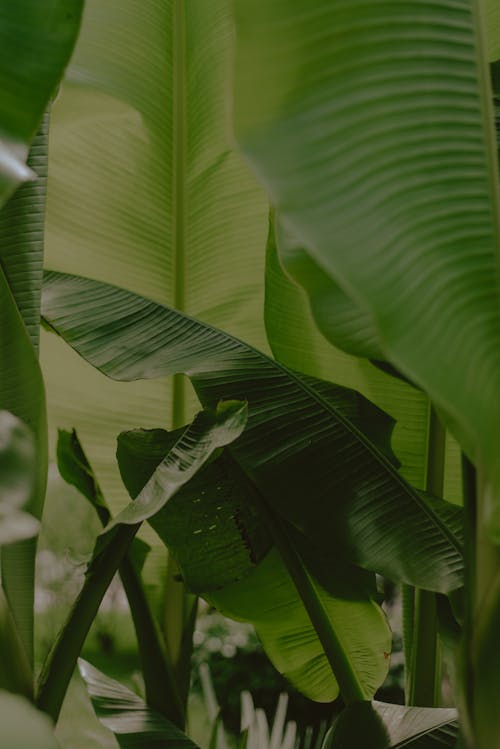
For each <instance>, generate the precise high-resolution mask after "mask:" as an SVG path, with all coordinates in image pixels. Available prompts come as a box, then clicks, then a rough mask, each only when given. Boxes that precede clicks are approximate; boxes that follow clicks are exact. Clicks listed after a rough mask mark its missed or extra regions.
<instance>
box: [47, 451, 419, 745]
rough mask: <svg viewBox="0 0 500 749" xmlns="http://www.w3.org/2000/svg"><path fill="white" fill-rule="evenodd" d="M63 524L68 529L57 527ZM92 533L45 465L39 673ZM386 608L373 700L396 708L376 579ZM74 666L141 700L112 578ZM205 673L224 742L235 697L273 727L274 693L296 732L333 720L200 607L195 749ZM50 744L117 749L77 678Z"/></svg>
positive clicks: (387, 589) (331, 707) (86, 516)
mask: <svg viewBox="0 0 500 749" xmlns="http://www.w3.org/2000/svg"><path fill="white" fill-rule="evenodd" d="M67 516H70V517H71V520H72V522H71V523H66V522H62V519H63V518H65V517H67ZM99 531H100V527H99V524H98V521H97V518H96V515H95V513H94V511H93V510H92V508H91V507H90V505H89V504H88V502H87V501H86V500H85V499H84V498H83V497H82V496H81V495H80V494H79V493H78V492H77V491H76V490H75V489H73V488H72V487H71V486H69V485H68V484H66V483H65V482H64V481H63V480H62V479H61V477H60V476H59V474H58V471H57V468H56V467H55V466H54V465H53V466H51V470H50V474H49V490H48V495H47V504H46V509H45V515H44V524H43V530H42V534H41V537H40V545H39V551H38V558H37V591H36V608H37V619H36V621H37V630H36V643H35V646H36V656H37V661H38V665H39V666H40V665H41V659H42V656H43V654H44V653H46V652H47V651H48V649H50V647H51V644H52V643H53V641H54V639H55V637H56V635H57V632H58V630H59V628H60V626H61V625H62V624H63V622H64V619H65V616H66V614H67V612H68V610H69V607H70V605H71V602H72V600H74V598H75V596H76V594H77V593H78V590H79V588H80V586H81V584H82V581H83V576H84V572H85V567H86V562H87V561H88V558H89V556H90V554H91V551H92V546H93V540H94V539H95V536H96V535H97V533H99ZM379 583H380V589H381V592H382V594H383V596H384V599H385V609H386V611H387V614H388V616H389V619H390V622H391V626H392V629H393V632H394V633H395V634H394V647H393V653H392V657H391V669H390V672H389V674H388V677H387V679H386V682H385V683H384V685H383V686H382V688H381V689H380V690H379V692H378V694H377V697H378V698H379V699H383V700H386V701H390V702H397V703H401V704H403V702H404V694H403V683H404V673H403V669H404V667H403V654H402V645H401V636H400V632H401V621H400V605H399V591H398V589H397V587H395V586H393V585H392V584H389V583H387V582H386V581H383V580H380V581H379ZM148 592H149V595H150V598H151V600H152V601H153V602H154V601H155V600H158V602H159V600H160V596H159V593H160V591H158V590H155V589H149V591H148ZM82 657H83V658H85V659H86V660H88V661H90V662H91V663H92V664H93V665H95V666H96V668H98V669H100V670H101V671H103V672H104V673H106V674H107V675H109V676H110V677H112V678H114V679H117V680H118V681H120V682H122V683H123V684H125V685H127V686H128V687H130V688H132V689H134V690H135V691H137V692H138V693H141V691H142V684H141V674H140V664H139V658H138V653H137V644H136V639H135V633H134V627H133V624H132V619H131V616H130V612H129V609H128V604H127V600H126V597H125V594H124V592H123V589H122V586H121V583H120V581H119V580H118V578H116V579H115V580H114V582H113V584H112V585H111V587H110V589H109V591H108V593H107V595H106V597H105V599H104V601H103V604H102V606H101V609H100V611H99V614H98V616H97V618H96V620H95V622H94V625H93V627H92V630H91V632H90V634H89V637H88V638H87V641H86V644H85V648H84V650H83V653H82ZM201 664H207V665H208V667H209V670H210V674H211V677H212V682H213V686H214V689H215V693H216V696H217V700H218V702H219V704H220V706H221V716H222V720H223V722H224V725H225V727H226V729H227V732H228V735H229V737H231V735H233V736H236V735H237V734H238V732H239V728H240V720H241V693H242V692H244V691H248V692H250V693H251V695H252V697H253V701H254V704H255V706H256V707H257V708H262V709H263V710H264V711H265V713H266V716H267V718H268V721H269V722H272V720H273V716H274V712H275V710H276V705H277V702H278V698H279V695H280V693H282V692H286V693H287V694H288V695H289V702H288V711H287V719H288V720H293V721H296V723H297V727H298V733H299V734H302V735H304V734H305V731H306V728H307V727H308V726H312V727H316V728H317V727H318V726H319V725H320V724H321V721H323V720H325V719H326V720H328V721H329V720H331V718H332V716H333V715H334V714H335V713H336V711H337V708H338V706H337V705H336V704H335V703H333V704H332V703H331V704H328V703H327V704H321V703H317V702H312V701H311V700H308V699H306V698H305V697H304V696H302V695H301V694H300V693H299V692H297V691H296V690H295V689H294V688H293V687H292V686H291V685H290V684H289V683H288V682H287V681H286V679H284V677H283V676H282V675H281V674H280V673H279V672H278V671H276V669H275V668H274V666H273V665H272V664H271V662H270V661H269V659H268V658H267V656H266V654H265V653H264V652H263V650H262V647H261V645H260V643H259V640H258V638H257V636H256V634H255V632H254V629H253V627H252V626H251V625H248V624H243V623H240V622H234V621H231V620H230V619H227V618H226V617H224V616H222V615H221V614H219V613H218V612H217V611H215V610H214V609H212V608H210V607H209V606H208V605H207V604H206V603H204V602H203V601H201V602H200V607H199V615H198V620H197V624H196V629H195V632H194V651H193V676H192V684H191V693H190V700H189V719H188V730H189V734H190V735H191V737H192V738H193V739H194V740H195V741H196V742H197V743H199V744H200V746H201V747H203V749H205V748H206V749H208V745H209V740H210V720H209V717H208V713H207V705H206V700H205V697H204V694H203V689H202V684H201V680H200V673H199V668H200V665H201ZM57 736H58V739H59V741H60V743H61V746H62V747H63V749H97V747H99V749H107V748H108V747H109V748H110V749H111V748H113V749H115V748H116V747H117V746H118V745H117V743H116V740H115V738H114V736H113V735H112V734H111V733H110V732H109V731H108V730H107V729H106V728H104V727H103V726H102V725H101V724H100V723H99V722H98V721H97V719H96V717H95V715H94V712H93V710H92V708H91V706H90V703H89V699H88V696H87V692H86V689H85V687H84V686H83V684H82V682H81V680H80V677H79V676H78V675H77V674H75V676H74V678H73V682H72V684H71V687H70V690H69V692H68V695H67V698H66V700H65V704H64V707H63V711H62V714H61V718H60V721H59V723H58V726H57Z"/></svg>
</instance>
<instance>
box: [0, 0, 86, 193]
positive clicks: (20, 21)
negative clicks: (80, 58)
mask: <svg viewBox="0 0 500 749" xmlns="http://www.w3.org/2000/svg"><path fill="white" fill-rule="evenodd" d="M82 6H83V0H52V2H50V3H48V4H47V3H46V4H44V5H41V4H40V3H39V2H38V0H23V2H16V3H3V5H2V8H1V9H0V89H1V91H2V100H1V102H0V206H1V205H2V204H3V203H4V202H5V200H6V199H7V198H8V197H9V196H10V194H11V193H12V191H13V190H14V189H15V188H16V187H17V185H18V184H19V183H20V182H24V181H26V180H28V179H32V178H34V177H35V175H34V174H33V172H32V171H31V170H30V169H29V168H28V167H27V165H26V157H27V155H28V148H29V146H30V143H31V141H32V140H33V138H34V136H35V133H36V130H37V128H38V125H39V124H40V121H41V119H42V115H43V113H44V111H45V108H46V106H47V104H48V103H49V100H50V98H51V96H52V95H53V94H54V92H55V90H56V88H57V84H58V83H59V79H60V78H61V76H62V74H63V72H64V68H65V67H66V64H67V62H68V60H69V57H70V54H71V51H72V49H73V45H74V43H75V40H76V36H77V33H78V28H79V25H80V16H81V12H82Z"/></svg>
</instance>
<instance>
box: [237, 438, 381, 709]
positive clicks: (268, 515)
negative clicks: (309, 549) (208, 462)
mask: <svg viewBox="0 0 500 749" xmlns="http://www.w3.org/2000/svg"><path fill="white" fill-rule="evenodd" d="M224 459H225V460H226V461H227V462H228V464H229V466H230V470H231V471H232V472H233V474H234V475H235V476H238V475H239V476H241V477H242V478H243V479H244V480H245V481H246V482H247V483H248V481H250V482H251V483H252V486H253V487H254V500H255V503H256V505H257V507H258V509H259V512H260V513H261V514H262V516H263V517H264V519H265V521H266V524H267V526H268V528H269V530H270V533H271V536H272V538H273V540H274V543H275V546H276V548H277V550H278V552H279V554H280V556H281V558H282V560H283V563H284V565H285V567H286V569H287V570H288V573H289V575H290V577H291V579H292V581H293V583H294V585H295V588H296V589H297V592H298V594H299V597H300V599H301V601H302V603H303V604H304V607H305V609H306V611H307V613H308V615H309V618H310V620H311V624H312V625H313V627H314V629H315V631H316V633H317V635H318V638H319V640H320V642H321V645H322V646H323V650H324V651H325V655H326V657H327V659H328V663H329V664H330V667H331V669H332V673H333V675H334V677H335V679H336V680H337V682H338V685H339V689H340V694H341V696H342V699H343V701H344V702H345V704H346V705H350V704H351V703H353V702H363V701H365V700H366V699H367V697H366V694H365V692H364V690H363V685H362V683H361V681H360V680H359V678H358V675H357V674H356V671H355V669H354V668H353V666H352V664H351V661H350V659H349V656H348V654H347V652H346V650H345V648H344V646H343V644H342V642H341V641H340V639H339V638H338V636H337V633H336V631H335V627H334V626H332V622H331V621H330V617H329V616H328V613H327V611H326V610H325V608H324V606H323V604H322V602H321V599H320V597H319V595H318V591H317V590H316V586H315V583H314V581H313V579H312V578H311V576H310V575H309V573H308V571H307V569H306V567H305V565H304V563H303V561H302V558H301V556H300V554H299V553H298V551H297V550H296V549H295V547H294V545H293V544H292V542H291V541H290V538H289V535H288V532H287V530H286V525H285V521H284V520H279V519H278V518H277V517H276V515H275V514H274V512H273V511H272V509H271V508H270V507H269V505H268V503H267V502H266V500H265V499H264V498H263V497H262V495H261V494H260V492H259V491H258V489H257V488H256V487H255V485H254V484H253V482H252V481H251V478H250V477H249V476H247V474H246V473H245V472H244V471H243V469H242V468H241V466H240V465H239V464H238V463H237V462H236V461H235V460H234V459H233V458H232V457H230V451H226V452H225V454H224Z"/></svg>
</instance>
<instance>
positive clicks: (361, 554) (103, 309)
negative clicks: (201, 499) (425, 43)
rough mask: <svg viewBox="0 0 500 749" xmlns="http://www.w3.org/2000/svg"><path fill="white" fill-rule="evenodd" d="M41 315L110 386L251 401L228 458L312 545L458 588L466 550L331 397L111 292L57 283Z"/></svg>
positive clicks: (405, 576)
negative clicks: (174, 378)
mask: <svg viewBox="0 0 500 749" xmlns="http://www.w3.org/2000/svg"><path fill="white" fill-rule="evenodd" d="M43 304H44V306H43V314H44V319H45V321H46V323H47V324H48V325H49V326H50V327H51V328H52V329H53V330H55V331H57V332H58V334H59V335H61V336H62V337H64V338H65V340H66V341H67V342H68V343H69V344H70V345H71V346H72V347H73V348H74V349H75V350H77V351H78V352H79V353H80V355H81V356H83V357H84V358H86V359H87V360H88V361H90V362H91V363H92V364H94V366H96V367H97V368H98V369H100V370H101V371H102V372H103V373H105V374H107V375H108V376H110V377H113V378H115V379H117V380H132V379H139V378H152V377H160V376H162V375H165V374H167V373H174V372H185V373H186V374H188V375H189V377H190V378H191V380H192V382H193V384H194V386H195V389H196V391H197V393H198V395H199V397H200V400H201V401H202V403H203V404H204V405H206V406H213V404H214V403H216V402H218V401H219V400H221V399H232V398H234V399H245V400H247V401H248V404H249V421H248V427H247V429H246V430H245V432H244V434H243V435H242V438H241V439H240V440H239V442H238V443H237V445H235V446H234V448H233V449H232V453H233V455H234V456H235V458H236V460H237V461H238V462H239V463H241V465H242V466H243V467H244V469H245V471H246V473H247V474H248V475H249V476H250V477H251V479H252V480H253V481H254V482H255V484H256V485H257V486H258V488H259V490H260V491H261V492H262V493H263V495H264V496H266V498H267V499H268V501H269V502H270V503H271V504H272V506H273V507H274V508H275V509H276V510H277V511H278V512H279V513H281V514H283V515H285V516H286V517H287V518H288V519H289V520H290V521H291V522H292V523H294V524H296V525H297V526H298V527H299V528H301V529H302V530H303V531H304V532H305V533H306V535H310V536H311V537H312V538H315V539H316V540H317V542H318V543H323V544H326V545H327V546H328V548H330V546H331V545H332V544H333V545H334V546H335V547H336V549H337V550H338V553H339V554H344V555H347V556H348V557H349V559H350V560H351V561H353V562H354V563H356V564H359V565H361V566H366V567H368V568H369V569H375V570H377V571H378V572H381V573H384V574H386V575H388V576H389V577H391V578H393V579H398V580H405V581H409V582H412V583H414V584H418V585H419V586H420V587H428V588H430V589H434V590H442V591H447V590H451V589H453V588H456V587H458V586H459V585H460V584H461V572H462V552H461V544H460V541H459V539H457V537H456V535H455V533H454V532H453V531H452V530H451V529H450V528H449V526H448V524H447V523H446V522H445V521H444V520H443V519H442V518H441V517H440V516H439V515H437V514H436V513H435V512H434V509H433V505H432V504H431V503H429V502H428V501H427V500H426V498H425V497H422V496H421V495H419V494H418V493H416V492H415V491H414V490H412V489H411V487H410V486H409V485H408V484H406V483H405V481H404V480H403V479H402V478H401V477H400V476H399V474H398V473H397V471H396V469H395V467H394V466H393V465H392V463H391V462H390V460H389V459H388V458H387V457H386V456H385V455H384V454H383V452H381V451H380V450H378V449H377V448H376V447H375V446H374V445H373V443H372V442H371V441H370V440H369V439H368V438H367V437H366V436H365V435H364V434H363V433H362V432H361V431H360V429H359V428H358V426H357V425H356V424H354V423H353V422H351V421H350V420H349V419H348V418H346V416H344V415H343V414H342V412H341V409H340V408H338V407H337V406H336V403H335V401H336V397H335V396H334V395H333V392H332V395H333V397H329V398H328V399H327V398H325V397H324V395H323V394H322V393H320V392H319V391H318V390H317V389H315V388H314V386H312V385H311V384H310V383H309V382H307V381H305V380H304V379H303V378H302V377H301V376H298V375H296V374H294V373H293V372H291V371H290V370H288V369H286V368H285V367H283V366H282V365H280V364H278V363H276V362H274V361H272V360H271V359H269V358H267V357H266V356H265V355H263V354H261V353H259V352H258V351H256V350H255V349H252V348H251V347H250V346H248V345H247V344H244V343H242V342H241V341H238V340H237V339H235V338H232V337H230V336H228V335H226V334H225V333H222V332H221V331H218V330H216V329H215V328H211V327H209V326H207V325H204V324H203V323H201V322H198V321H196V320H193V319H191V318H188V317H186V316H184V315H182V314H181V313H179V312H176V311H174V310H170V309H168V308H166V307H163V306H161V305H158V304H155V303H154V302H151V301H148V300H145V299H143V298H141V297H139V296H137V295H135V294H132V293H130V292H127V291H124V290H122V289H118V288H116V287H113V286H110V285H107V284H102V283H98V282H95V281H91V280H89V279H83V278H79V277H75V276H69V275H65V274H59V273H49V274H48V275H47V280H46V284H45V291H44V303H43ZM331 387H332V388H333V389H334V386H331ZM341 390H342V389H341ZM337 399H338V400H339V401H341V400H342V396H341V395H340V394H337ZM311 477H314V480H313V482H312V481H311ZM409 529H411V532H410V531H409Z"/></svg>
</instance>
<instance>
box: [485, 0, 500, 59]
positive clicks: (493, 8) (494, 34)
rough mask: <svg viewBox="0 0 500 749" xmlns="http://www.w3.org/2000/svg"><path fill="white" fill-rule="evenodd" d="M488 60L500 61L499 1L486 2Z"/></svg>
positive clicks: (490, 0)
mask: <svg viewBox="0 0 500 749" xmlns="http://www.w3.org/2000/svg"><path fill="white" fill-rule="evenodd" d="M484 7H485V13H484V16H485V26H486V39H487V42H488V59H489V60H490V61H491V62H494V61H495V60H498V59H500V5H498V3H497V0H484Z"/></svg>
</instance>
